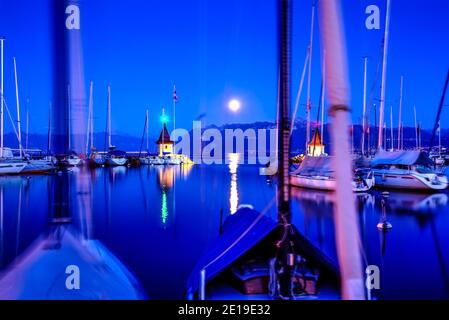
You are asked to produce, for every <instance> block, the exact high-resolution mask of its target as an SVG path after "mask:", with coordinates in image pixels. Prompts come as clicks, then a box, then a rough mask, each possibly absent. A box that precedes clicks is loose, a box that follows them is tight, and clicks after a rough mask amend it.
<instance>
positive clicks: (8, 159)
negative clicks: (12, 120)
mask: <svg viewBox="0 0 449 320" xmlns="http://www.w3.org/2000/svg"><path fill="white" fill-rule="evenodd" d="M4 42H5V39H4V38H0V47H1V48H0V60H1V71H0V77H1V79H0V80H1V83H0V104H1V110H0V113H1V114H0V118H1V119H0V121H1V123H0V126H1V128H0V130H1V132H0V175H8V174H19V173H20V172H22V171H23V169H24V168H25V166H26V164H27V163H26V162H25V161H22V160H20V159H14V157H13V154H12V151H11V149H8V148H5V146H4V107H5V96H4Z"/></svg>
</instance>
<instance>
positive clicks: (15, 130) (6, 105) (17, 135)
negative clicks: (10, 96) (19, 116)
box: [3, 97, 20, 144]
mask: <svg viewBox="0 0 449 320" xmlns="http://www.w3.org/2000/svg"><path fill="white" fill-rule="evenodd" d="M3 103H4V104H5V108H6V112H7V113H8V116H9V120H10V121H11V125H12V128H13V130H14V134H15V135H16V138H17V141H18V142H19V144H20V140H19V134H18V133H17V129H16V125H15V124H14V120H13V118H12V116H11V112H9V108H8V104H7V103H6V100H5V98H4V97H3Z"/></svg>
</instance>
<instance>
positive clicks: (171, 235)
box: [0, 164, 449, 299]
mask: <svg viewBox="0 0 449 320" xmlns="http://www.w3.org/2000/svg"><path fill="white" fill-rule="evenodd" d="M274 195H275V185H274V184H273V183H267V180H266V178H265V177H263V176H260V175H258V168H256V167H253V166H237V165H236V164H232V165H223V166H193V167H184V168H175V167H170V168H163V167H142V168H136V169H134V168H112V169H96V170H89V169H87V168H81V169H74V170H72V171H69V172H67V173H63V174H60V175H46V176H31V177H0V202H1V203H3V213H2V215H1V217H0V218H1V219H0V270H3V273H5V272H6V271H5V270H8V272H11V268H8V265H10V264H11V263H12V261H13V260H14V259H15V258H16V257H17V256H20V255H21V254H22V253H23V252H25V251H26V250H27V248H28V247H29V246H30V245H31V244H32V243H33V241H34V240H35V239H36V238H38V237H39V236H40V235H41V234H42V233H43V232H45V230H46V229H47V226H48V224H49V219H50V217H51V216H67V215H69V216H70V215H71V216H72V218H73V221H74V224H75V225H78V226H81V228H82V229H83V231H84V232H85V234H86V235H87V236H88V237H89V238H91V239H98V240H100V241H101V243H102V244H103V245H104V246H105V247H106V248H107V249H109V250H110V251H111V252H112V253H113V254H114V255H115V256H116V257H118V258H119V259H120V260H121V261H122V262H123V263H124V264H125V265H126V266H127V267H128V269H129V270H130V271H131V272H132V273H133V274H134V275H135V276H136V277H137V279H138V280H139V281H140V282H141V283H142V285H143V288H144V290H145V291H146V294H147V295H148V296H149V297H150V298H155V299H179V298H183V294H184V289H185V285H186V281H187V277H188V276H189V274H190V272H191V270H192V269H193V267H194V265H195V263H196V261H197V259H198V258H199V256H200V255H201V253H202V252H203V251H204V249H205V248H206V246H207V245H208V244H209V243H210V242H211V241H213V240H214V239H215V238H216V237H217V236H218V232H219V225H220V211H221V210H223V214H224V216H225V217H226V216H227V215H229V214H231V213H233V212H235V210H236V208H237V207H238V205H240V204H252V205H253V206H254V208H255V209H256V210H262V209H263V208H264V207H265V206H266V205H267V204H268V203H269V202H270V200H271V199H273V197H274ZM332 202H333V199H332V194H329V193H323V192H314V191H306V190H294V192H293V204H292V207H293V219H294V223H295V225H296V226H297V228H298V229H299V230H300V231H301V232H303V233H304V234H305V235H306V236H307V237H308V238H309V239H311V240H312V241H313V242H314V243H315V244H316V245H317V246H318V247H320V248H321V249H322V250H324V251H325V252H326V254H327V255H329V256H330V257H331V258H334V259H335V257H336V251H335V250H336V249H335V240H334V229H333V222H332ZM357 207H358V209H359V217H360V225H361V229H360V230H361V242H362V243H363V246H364V250H363V251H364V256H365V262H366V263H367V264H374V265H378V266H379V268H380V269H381V290H380V291H379V292H377V296H378V297H379V298H382V299H395V298H401V299H402V298H403V299H406V298H429V299H430V298H437V299H447V298H449V276H448V272H449V204H448V196H447V194H445V193H442V194H434V195H426V194H414V193H390V194H389V196H388V197H385V196H383V195H382V194H380V193H379V192H373V193H371V194H365V195H360V196H358V197H357ZM0 209H1V208H0ZM382 212H384V213H385V214H386V217H387V219H388V221H389V222H390V223H392V225H393V229H392V230H391V231H389V232H387V233H383V232H379V231H378V229H377V228H376V225H377V223H378V222H379V221H380V220H381V219H382ZM268 215H270V216H272V217H275V216H276V215H275V211H274V208H273V209H272V210H270V211H269V212H268ZM80 217H82V218H80ZM80 221H82V223H79V222H80ZM48 272H53V271H52V270H48ZM54 272H56V271H54Z"/></svg>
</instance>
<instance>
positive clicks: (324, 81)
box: [321, 49, 326, 152]
mask: <svg viewBox="0 0 449 320" xmlns="http://www.w3.org/2000/svg"><path fill="white" fill-rule="evenodd" d="M322 68H323V94H322V95H321V141H322V143H323V145H324V100H325V96H326V49H323V62H322ZM323 152H324V151H323Z"/></svg>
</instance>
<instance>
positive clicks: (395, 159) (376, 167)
mask: <svg viewBox="0 0 449 320" xmlns="http://www.w3.org/2000/svg"><path fill="white" fill-rule="evenodd" d="M371 166H372V170H373V173H374V177H375V179H376V186H377V187H380V188H391V189H405V190H416V191H439V190H444V189H446V188H447V187H448V178H447V176H445V175H444V174H441V173H439V172H437V171H435V170H434V169H433V166H434V162H433V161H432V160H431V159H430V158H429V157H428V156H427V154H426V153H424V152H422V151H396V152H385V151H381V152H379V153H378V154H377V156H376V157H375V158H374V160H373V161H372V162H371Z"/></svg>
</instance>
